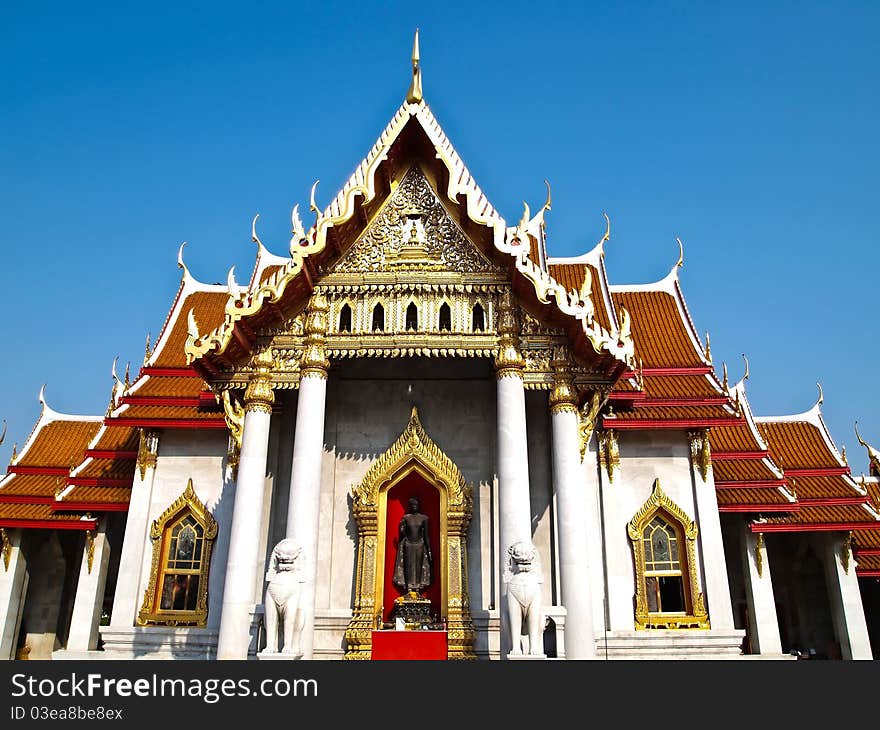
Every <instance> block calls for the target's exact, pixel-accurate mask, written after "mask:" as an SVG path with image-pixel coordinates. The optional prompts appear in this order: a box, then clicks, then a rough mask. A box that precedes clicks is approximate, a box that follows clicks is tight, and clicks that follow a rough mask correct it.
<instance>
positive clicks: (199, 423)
mask: <svg viewBox="0 0 880 730" xmlns="http://www.w3.org/2000/svg"><path fill="white" fill-rule="evenodd" d="M104 425H105V426H132V427H134V428H189V429H199V428H226V419H225V418H179V419H178V418H105V419H104Z"/></svg>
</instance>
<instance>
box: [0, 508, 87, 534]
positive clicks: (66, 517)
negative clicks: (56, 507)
mask: <svg viewBox="0 0 880 730" xmlns="http://www.w3.org/2000/svg"><path fill="white" fill-rule="evenodd" d="M79 518H80V515H76V514H73V515H72V514H71V513H69V512H56V511H53V509H52V505H51V504H2V503H0V521H2V520H50V521H52V522H71V521H75V520H79ZM87 524H88V523H86V524H84V525H83V528H82V529H86V527H87Z"/></svg>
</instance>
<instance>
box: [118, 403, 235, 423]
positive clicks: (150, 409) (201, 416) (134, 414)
mask: <svg viewBox="0 0 880 730" xmlns="http://www.w3.org/2000/svg"><path fill="white" fill-rule="evenodd" d="M118 417H119V418H173V419H193V418H194V419H197V420H209V421H210V420H217V419H218V418H219V419H221V420H222V419H223V412H222V411H220V410H218V411H204V410H200V409H199V408H198V407H197V406H192V407H190V406H182V407H181V406H129V407H128V408H126V409H125V410H124V411H122V412H121V413H119V414H118Z"/></svg>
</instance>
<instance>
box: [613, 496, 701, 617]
mask: <svg viewBox="0 0 880 730" xmlns="http://www.w3.org/2000/svg"><path fill="white" fill-rule="evenodd" d="M627 533H628V534H629V538H630V540H631V541H632V547H633V556H634V558H635V569H636V615H635V627H636V629H708V628H709V616H708V614H707V612H706V606H705V602H704V600H703V594H702V593H701V592H700V591H699V584H698V580H697V572H696V548H695V545H696V539H697V524H696V522H694V521H693V520H692V519H691V518H690V517H688V515H687V513H685V512H684V510H682V509H681V508H680V507H679V506H678V505H676V504H675V503H674V502H673V501H672V500H671V499H669V497H668V496H667V495H666V494H665V493H664V492H663V489H662V488H661V487H660V480H659V479H656V480H655V481H654V490H653V491H652V493H651V497H650V499H648V501H647V502H645V504H644V505H643V506H642V508H641V509H640V510H639V511H638V512H637V513H636V515H635V517H633V518H632V520H630V523H629V525H627Z"/></svg>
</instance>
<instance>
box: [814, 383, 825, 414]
mask: <svg viewBox="0 0 880 730" xmlns="http://www.w3.org/2000/svg"><path fill="white" fill-rule="evenodd" d="M816 387H817V388H818V389H819V400H817V401H816V405H815V406H814V407H815V408H818V407H819V406H821V405H822V404H823V403H824V402H825V394H824V393H823V392H822V383H818V382H817V383H816Z"/></svg>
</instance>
